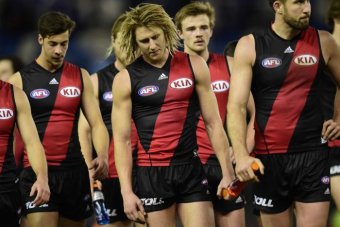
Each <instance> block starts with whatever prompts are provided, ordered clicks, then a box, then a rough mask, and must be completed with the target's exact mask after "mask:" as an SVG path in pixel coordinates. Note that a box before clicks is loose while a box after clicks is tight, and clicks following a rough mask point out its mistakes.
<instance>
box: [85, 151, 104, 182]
mask: <svg viewBox="0 0 340 227" xmlns="http://www.w3.org/2000/svg"><path fill="white" fill-rule="evenodd" d="M89 170H93V179H94V180H102V179H105V178H106V177H107V176H108V161H107V157H100V156H98V157H97V158H95V159H94V160H92V162H91V165H90V166H89Z"/></svg>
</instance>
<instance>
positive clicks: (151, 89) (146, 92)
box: [138, 85, 159, 96]
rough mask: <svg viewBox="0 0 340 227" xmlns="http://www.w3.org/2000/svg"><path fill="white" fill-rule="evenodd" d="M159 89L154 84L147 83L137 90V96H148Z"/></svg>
mask: <svg viewBox="0 0 340 227" xmlns="http://www.w3.org/2000/svg"><path fill="white" fill-rule="evenodd" d="M158 91H159V87H158V86H155V85H149V86H145V87H142V88H140V89H139V90H138V95H139V96H150V95H153V94H156V93H157V92H158Z"/></svg>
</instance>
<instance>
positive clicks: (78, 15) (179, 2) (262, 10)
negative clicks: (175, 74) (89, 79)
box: [0, 0, 328, 73]
mask: <svg viewBox="0 0 340 227" xmlns="http://www.w3.org/2000/svg"><path fill="white" fill-rule="evenodd" d="M141 2H150V3H157V4H161V5H163V7H164V8H165V10H166V11H167V12H168V13H169V15H170V16H171V17H174V15H175V14H176V12H177V10H178V9H179V8H181V7H182V6H183V5H185V4H187V3H189V2H190V0H164V1H161V0H149V1H138V0H0V56H4V55H15V56H18V57H20V58H21V59H22V60H23V61H24V63H25V64H27V63H30V62H31V61H32V60H33V59H35V58H36V57H37V56H38V54H39V51H40V48H39V45H38V43H37V26H36V24H37V20H38V17H39V16H40V15H41V14H42V13H44V12H46V11H49V10H58V11H62V12H64V13H66V14H68V15H69V16H70V17H71V18H72V19H73V20H75V21H76V23H77V27H76V30H75V31H74V33H73V34H72V37H71V42H70V45H69V50H68V54H67V57H66V59H67V60H68V61H71V62H72V63H75V64H77V65H79V66H81V67H84V68H86V69H87V70H88V71H89V72H90V73H93V72H95V71H96V70H98V69H100V68H102V67H103V66H105V65H106V64H108V63H109V62H110V59H106V49H107V48H108V46H109V45H110V31H111V26H112V24H113V22H114V20H115V19H116V18H117V17H118V16H119V15H120V14H121V13H122V12H124V11H126V10H128V9H129V7H134V6H136V5H137V4H139V3H141ZM210 2H211V4H213V5H214V6H215V9H216V15H217V19H216V26H215V28H214V35H213V38H212V40H211V42H210V50H211V51H213V52H218V53H222V52H223V49H224V46H225V44H226V43H227V42H228V41H231V40H233V39H238V38H240V37H241V36H242V35H245V34H248V33H251V32H252V31H256V30H259V29H262V28H265V27H266V26H268V25H269V24H270V22H271V20H272V16H273V13H272V11H271V8H270V7H269V4H268V1H267V0H212V1H210ZM311 2H312V18H311V25H313V26H315V27H317V28H320V29H328V27H327V25H326V23H325V18H326V14H327V9H328V4H327V2H328V0H311Z"/></svg>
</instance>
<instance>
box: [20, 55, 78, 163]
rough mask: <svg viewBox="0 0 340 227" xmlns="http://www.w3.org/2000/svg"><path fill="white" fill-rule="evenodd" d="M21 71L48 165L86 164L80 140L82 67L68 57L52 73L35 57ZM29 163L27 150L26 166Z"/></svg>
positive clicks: (25, 155)
mask: <svg viewBox="0 0 340 227" xmlns="http://www.w3.org/2000/svg"><path fill="white" fill-rule="evenodd" d="M20 74H21V78H22V86H23V90H24V91H25V93H26V94H27V96H28V99H29V102H30V104H31V109H32V116H33V119H34V122H35V124H36V126H37V129H38V133H39V137H40V140H41V142H42V144H43V147H44V149H45V154H46V159H47V163H48V166H49V167H55V166H57V167H58V168H63V167H71V166H75V165H80V164H82V163H83V162H84V158H83V156H82V154H81V151H80V144H79V140H78V120H79V113H80V106H81V96H82V92H83V80H82V75H81V71H80V68H79V67H78V66H75V65H73V64H71V63H68V62H66V61H64V64H63V66H62V67H60V68H59V69H58V70H57V71H55V72H53V73H51V72H49V71H47V70H45V69H44V68H42V67H41V66H40V65H39V64H37V63H36V62H35V61H34V62H33V63H31V64H29V65H28V66H26V67H25V68H23V69H22V70H21V71H20ZM27 166H29V163H28V159H27V153H26V151H25V154H24V167H27Z"/></svg>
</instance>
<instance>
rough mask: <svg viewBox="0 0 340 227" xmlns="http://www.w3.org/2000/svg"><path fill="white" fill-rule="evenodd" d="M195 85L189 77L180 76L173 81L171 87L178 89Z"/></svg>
mask: <svg viewBox="0 0 340 227" xmlns="http://www.w3.org/2000/svg"><path fill="white" fill-rule="evenodd" d="M192 85H193V82H192V80H191V79H189V78H180V79H177V80H174V81H172V82H171V84H170V87H172V88H176V89H184V88H188V87H191V86H192Z"/></svg>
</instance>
